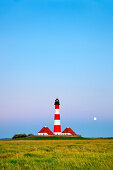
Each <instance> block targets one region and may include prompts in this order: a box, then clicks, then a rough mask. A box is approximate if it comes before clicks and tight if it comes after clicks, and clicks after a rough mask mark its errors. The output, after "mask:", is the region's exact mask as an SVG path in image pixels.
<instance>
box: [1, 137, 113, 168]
mask: <svg viewBox="0 0 113 170" xmlns="http://www.w3.org/2000/svg"><path fill="white" fill-rule="evenodd" d="M2 169H7V170H9V169H11V170H13V169H19V170H20V169H26V170H27V169H98V170H101V169H103V170H106V169H113V139H90V140H87V139H84V140H80V139H79V140H78V139H76V140H0V170H2Z"/></svg>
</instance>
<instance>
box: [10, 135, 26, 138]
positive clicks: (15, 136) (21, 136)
mask: <svg viewBox="0 0 113 170" xmlns="http://www.w3.org/2000/svg"><path fill="white" fill-rule="evenodd" d="M24 137H27V135H26V134H15V135H14V136H13V137H12V139H16V138H24Z"/></svg>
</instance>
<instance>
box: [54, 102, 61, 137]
mask: <svg viewBox="0 0 113 170" xmlns="http://www.w3.org/2000/svg"><path fill="white" fill-rule="evenodd" d="M54 105H55V115H54V134H55V135H61V125H60V113H59V105H60V103H59V100H58V99H56V100H55V104H54Z"/></svg>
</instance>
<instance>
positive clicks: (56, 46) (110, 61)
mask: <svg viewBox="0 0 113 170" xmlns="http://www.w3.org/2000/svg"><path fill="white" fill-rule="evenodd" d="M56 97H58V98H59V100H60V103H61V105H60V112H61V123H62V124H61V126H62V131H63V130H64V128H65V127H66V126H70V127H71V128H72V129H73V130H75V132H76V133H78V134H82V135H83V136H85V137H86V136H87V137H107V136H113V1H112V0H92V1H91V0H39V1H37V0H3V1H0V138H5V137H12V136H13V135H14V134H15V133H27V134H28V133H34V134H37V132H38V131H39V130H40V128H42V127H43V126H44V125H45V124H46V125H48V127H50V129H51V130H53V119H54V100H55V98H56ZM94 116H96V117H97V121H94V120H93V117H94Z"/></svg>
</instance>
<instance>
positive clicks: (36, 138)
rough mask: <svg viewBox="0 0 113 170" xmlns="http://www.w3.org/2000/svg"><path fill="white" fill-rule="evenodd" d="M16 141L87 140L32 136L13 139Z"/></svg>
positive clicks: (81, 138)
mask: <svg viewBox="0 0 113 170" xmlns="http://www.w3.org/2000/svg"><path fill="white" fill-rule="evenodd" d="M13 139H15V140H84V139H87V138H83V137H76V136H30V137H28V136H27V137H21V138H13Z"/></svg>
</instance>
